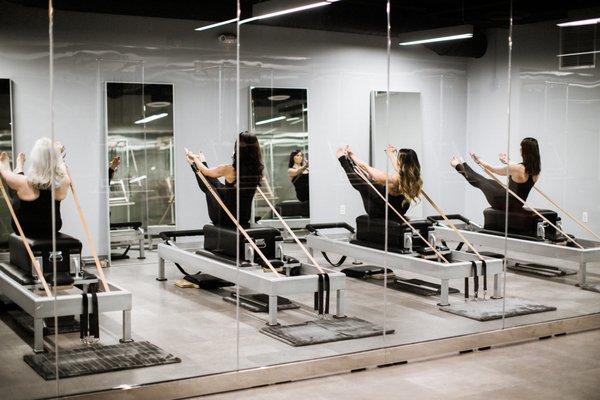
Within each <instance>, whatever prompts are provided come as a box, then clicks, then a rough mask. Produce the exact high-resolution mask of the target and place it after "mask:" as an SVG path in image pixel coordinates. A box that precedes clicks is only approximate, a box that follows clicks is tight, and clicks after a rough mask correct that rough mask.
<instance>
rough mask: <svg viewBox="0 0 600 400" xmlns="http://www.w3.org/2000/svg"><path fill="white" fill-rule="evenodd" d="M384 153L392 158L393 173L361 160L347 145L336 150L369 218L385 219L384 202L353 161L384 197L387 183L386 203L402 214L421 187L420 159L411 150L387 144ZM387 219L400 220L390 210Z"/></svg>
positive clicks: (417, 196)
mask: <svg viewBox="0 0 600 400" xmlns="http://www.w3.org/2000/svg"><path fill="white" fill-rule="evenodd" d="M386 152H387V153H388V155H390V156H391V157H394V162H395V163H396V165H395V166H394V172H392V173H389V174H388V173H387V172H385V171H381V170H378V169H377V168H374V167H372V166H370V165H368V164H367V163H366V162H364V161H362V160H361V159H360V158H358V157H357V156H356V154H354V152H353V151H352V149H350V146H344V147H340V148H339V149H338V150H337V152H336V157H337V158H338V161H339V162H340V164H341V165H342V168H343V169H344V171H345V172H346V175H347V176H348V180H349V181H350V184H351V185H352V187H353V188H354V189H356V190H357V191H358V192H359V193H360V197H361V198H362V201H363V205H364V207H365V211H366V212H367V214H369V216H370V217H372V218H385V208H386V204H385V201H384V200H383V199H382V198H381V197H380V196H379V195H378V194H377V193H375V192H374V191H373V189H372V188H371V186H370V185H369V184H367V183H366V182H365V181H364V180H363V178H362V177H361V176H360V175H359V173H357V172H356V171H355V170H354V167H353V165H352V164H355V165H356V166H357V167H358V168H359V169H360V170H361V171H362V173H363V175H366V178H367V179H370V180H371V183H372V184H373V186H374V187H375V188H376V189H377V191H378V192H379V193H381V194H382V195H383V196H384V197H385V194H386V183H387V192H388V202H389V204H390V205H391V206H392V207H394V208H395V209H396V211H398V212H399V213H401V214H402V215H404V214H405V213H406V212H407V211H408V208H409V207H410V203H411V202H412V201H413V200H415V201H416V200H417V199H418V198H419V195H420V194H421V189H422V188H423V180H422V179H421V164H419V158H418V157H417V153H415V151H414V150H412V149H400V150H397V149H395V148H394V147H393V146H388V148H387V149H386ZM396 171H399V172H396ZM388 219H391V220H397V221H401V220H400V218H399V217H398V216H397V215H396V213H394V212H393V211H391V210H389V212H388Z"/></svg>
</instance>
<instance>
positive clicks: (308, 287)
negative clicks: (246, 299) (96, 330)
mask: <svg viewBox="0 0 600 400" xmlns="http://www.w3.org/2000/svg"><path fill="white" fill-rule="evenodd" d="M192 168H193V167H192ZM194 171H195V172H196V173H197V170H196V169H194ZM197 174H198V173H197ZM198 176H199V177H200V179H202V180H203V182H204V184H205V185H206V187H207V188H209V191H210V194H211V195H212V196H214V197H215V199H216V200H217V201H218V202H219V204H220V205H221V207H222V208H223V210H224V211H225V212H226V214H227V215H228V216H229V218H230V219H231V221H232V222H233V223H234V224H235V227H232V228H229V227H221V226H214V225H205V226H204V228H203V229H202V230H192V231H179V232H177V231H175V232H162V233H161V234H160V236H161V237H162V238H163V240H164V243H160V244H159V245H158V257H159V263H158V277H157V280H159V281H164V280H166V278H165V261H170V262H173V263H174V264H175V265H176V266H177V267H178V268H179V269H180V271H181V272H182V273H183V274H184V275H185V276H186V278H188V279H189V277H190V274H188V273H186V271H185V269H184V268H195V269H199V270H201V271H202V273H200V274H195V275H193V276H194V277H200V279H201V277H202V275H204V276H205V277H208V278H209V279H211V278H218V279H220V280H222V281H225V282H224V283H225V284H224V286H231V285H233V284H234V283H237V284H238V285H239V286H240V287H243V288H247V289H249V290H251V291H253V292H257V293H259V294H263V295H266V296H268V315H269V317H268V325H276V324H277V312H278V296H291V295H297V294H312V293H314V294H315V296H314V299H315V310H316V311H317V312H318V314H319V315H327V314H329V302H330V298H329V297H330V293H333V292H335V294H336V296H335V297H336V310H335V316H336V317H344V316H345V314H344V289H345V283H346V281H345V279H346V276H345V275H344V274H342V273H340V272H335V271H332V270H329V269H323V268H321V267H320V266H319V265H318V264H317V263H316V262H312V263H303V262H300V261H299V260H297V259H295V258H293V257H287V256H285V255H284V254H283V238H282V237H281V233H280V232H279V231H278V230H277V229H275V228H269V227H260V228H243V227H241V225H240V224H239V223H238V222H237V220H236V219H235V217H234V216H233V214H231V212H230V211H229V210H228V209H227V207H226V206H225V204H223V203H222V201H221V200H220V198H219V195H218V194H217V193H216V192H215V191H214V189H213V188H212V186H211V185H210V184H209V183H208V181H207V180H206V178H205V177H204V176H203V175H202V174H201V173H199V174H198ZM257 190H258V192H259V193H260V194H261V195H263V196H264V194H263V192H262V191H261V189H260V188H257ZM207 195H208V194H207ZM264 197H265V200H266V201H267V203H268V204H269V205H271V204H270V202H269V201H268V199H267V198H266V196H264ZM276 214H278V213H277V212H276ZM284 225H285V224H284ZM288 228H289V227H288ZM238 235H239V238H238ZM193 236H196V237H200V238H201V240H200V241H196V242H187V243H180V242H177V241H176V239H177V238H180V237H193ZM238 244H239V247H238ZM307 253H308V252H307ZM238 255H239V258H240V262H239V263H238V261H237V256H238ZM313 260H314V259H313ZM311 261H312V260H311ZM198 283H201V282H198ZM199 286H201V285H199Z"/></svg>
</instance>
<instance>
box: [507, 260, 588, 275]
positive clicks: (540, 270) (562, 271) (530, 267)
mask: <svg viewBox="0 0 600 400" xmlns="http://www.w3.org/2000/svg"><path fill="white" fill-rule="evenodd" d="M507 268H508V269H509V270H511V271H516V272H522V273H524V274H528V275H535V276H542V277H544V278H556V277H560V276H568V275H575V274H577V271H574V270H572V269H568V268H561V267H553V266H550V265H541V264H523V263H516V264H514V265H508V267H507Z"/></svg>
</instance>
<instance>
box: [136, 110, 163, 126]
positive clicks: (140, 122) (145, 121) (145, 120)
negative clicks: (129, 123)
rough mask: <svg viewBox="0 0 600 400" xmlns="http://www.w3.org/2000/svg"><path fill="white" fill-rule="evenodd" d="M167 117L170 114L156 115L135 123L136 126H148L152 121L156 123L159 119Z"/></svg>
mask: <svg viewBox="0 0 600 400" xmlns="http://www.w3.org/2000/svg"><path fill="white" fill-rule="evenodd" d="M167 115H169V114H168V113H160V114H154V115H151V116H149V117H146V118H142V119H138V120H137V121H135V122H134V123H135V124H138V125H139V124H146V123H148V122H151V121H156V120H157V119H161V118H164V117H166V116H167Z"/></svg>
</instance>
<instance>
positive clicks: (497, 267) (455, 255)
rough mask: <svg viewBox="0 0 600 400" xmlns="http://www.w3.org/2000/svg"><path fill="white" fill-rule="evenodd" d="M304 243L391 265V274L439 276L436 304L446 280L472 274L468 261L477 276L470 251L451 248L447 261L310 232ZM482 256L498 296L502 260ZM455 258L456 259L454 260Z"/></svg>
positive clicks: (443, 299)
mask: <svg viewBox="0 0 600 400" xmlns="http://www.w3.org/2000/svg"><path fill="white" fill-rule="evenodd" d="M306 244H307V247H308V248H309V250H310V251H311V252H314V251H322V252H325V253H333V254H337V255H344V256H347V257H352V258H356V259H357V260H361V261H363V262H365V263H369V264H374V265H378V266H381V267H385V268H389V269H391V270H392V271H393V272H394V273H395V274H396V273H398V274H399V273H400V272H413V273H415V274H419V275H424V276H427V277H430V278H435V279H439V280H440V282H441V290H440V303H439V305H440V306H447V305H450V302H449V299H448V296H449V290H450V280H451V279H459V278H467V277H469V278H470V277H473V271H472V264H471V261H477V263H476V265H477V274H478V276H481V274H482V271H481V262H479V261H478V260H479V259H478V258H477V256H476V255H474V254H470V253H465V252H461V251H453V252H452V259H453V260H455V261H454V262H452V263H450V264H446V263H443V262H438V261H431V260H426V259H423V258H419V257H417V256H416V255H414V254H413V255H411V254H399V253H393V252H387V253H386V252H384V251H383V250H378V249H373V248H370V247H365V246H360V245H357V244H352V243H350V242H349V241H348V240H347V239H346V240H343V239H340V238H339V236H338V238H337V239H334V238H329V237H326V236H318V235H315V234H314V233H311V234H309V235H308V236H307V237H306ZM485 259H486V265H487V271H486V272H487V275H488V276H491V275H493V276H494V285H493V296H492V298H502V292H501V289H500V287H501V285H500V281H501V278H500V274H501V273H502V260H499V259H494V258H488V257H485ZM456 260H459V261H456Z"/></svg>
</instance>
